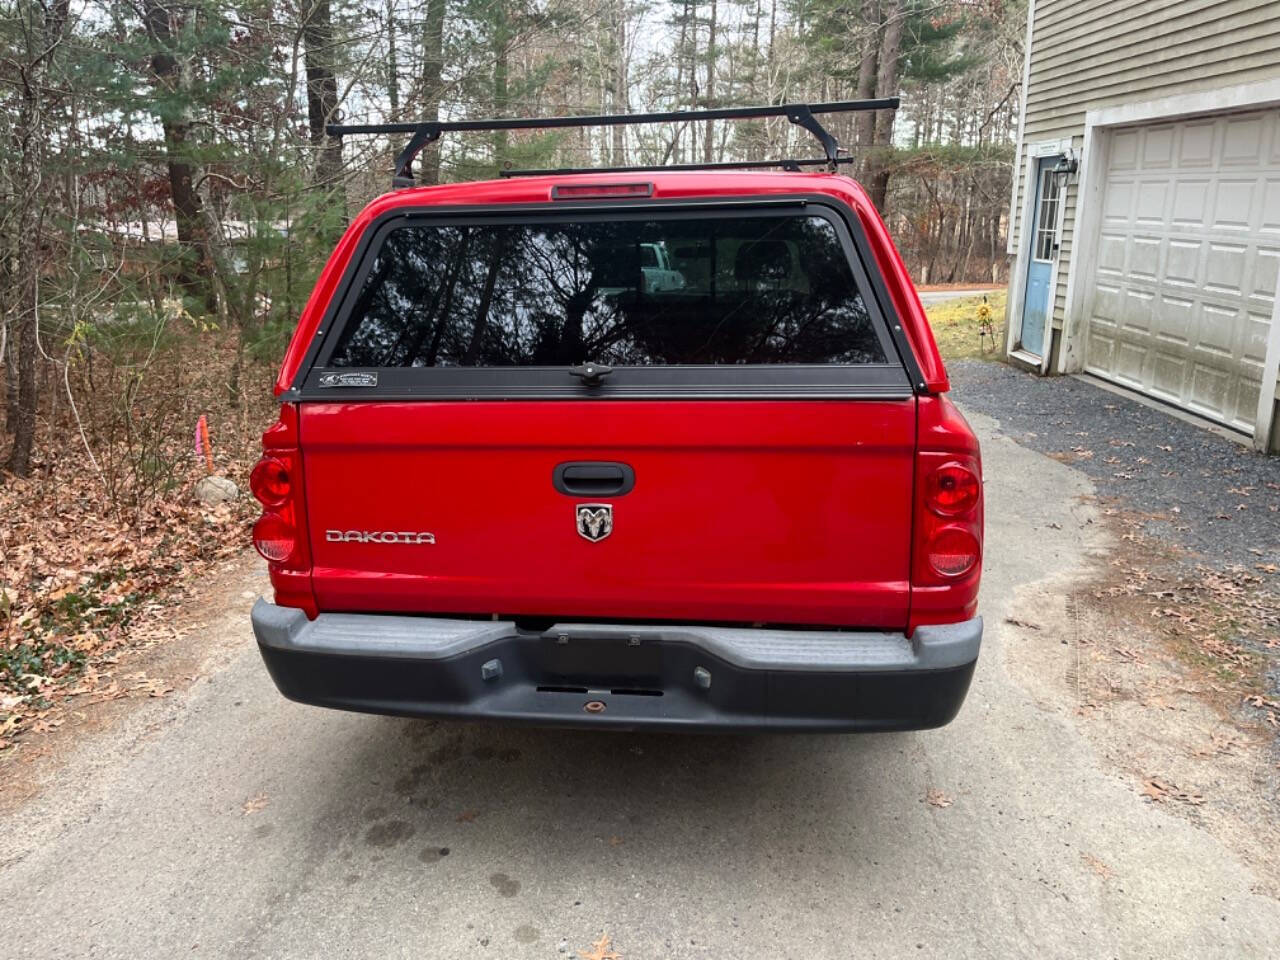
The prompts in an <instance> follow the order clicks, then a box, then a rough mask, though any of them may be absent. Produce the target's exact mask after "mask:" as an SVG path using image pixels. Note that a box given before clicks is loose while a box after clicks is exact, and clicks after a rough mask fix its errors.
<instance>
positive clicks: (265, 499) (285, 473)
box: [249, 457, 292, 507]
mask: <svg viewBox="0 0 1280 960" xmlns="http://www.w3.org/2000/svg"><path fill="white" fill-rule="evenodd" d="M249 489H250V490H252V491H253V495H254V496H255V497H257V498H258V501H259V502H260V503H261V504H262V505H263V506H264V507H278V506H280V504H282V503H284V502H285V500H287V499H288V497H289V491H290V490H291V489H292V485H291V482H290V479H289V468H288V467H287V466H285V465H284V464H283V463H281V462H280V461H279V460H277V459H276V458H275V457H263V458H262V459H261V460H259V461H258V465H257V466H256V467H254V468H253V473H251V474H249Z"/></svg>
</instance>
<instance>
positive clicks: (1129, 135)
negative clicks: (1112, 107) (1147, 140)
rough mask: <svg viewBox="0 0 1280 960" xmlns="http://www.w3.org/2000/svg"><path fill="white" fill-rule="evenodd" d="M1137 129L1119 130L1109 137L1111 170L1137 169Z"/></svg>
mask: <svg viewBox="0 0 1280 960" xmlns="http://www.w3.org/2000/svg"><path fill="white" fill-rule="evenodd" d="M1139 133H1140V131H1138V130H1119V131H1117V132H1116V133H1115V135H1114V136H1113V137H1112V139H1111V164H1110V169H1111V170H1112V171H1113V172H1123V171H1125V170H1137V169H1138V136H1139Z"/></svg>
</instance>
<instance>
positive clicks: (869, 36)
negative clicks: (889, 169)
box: [854, 0, 881, 151]
mask: <svg viewBox="0 0 1280 960" xmlns="http://www.w3.org/2000/svg"><path fill="white" fill-rule="evenodd" d="M862 17H863V20H864V21H865V23H864V25H863V29H864V30H865V31H866V33H865V35H864V37H863V41H862V59H861V60H860V61H859V62H858V89H857V98H858V99H859V100H870V99H871V98H872V97H874V96H875V93H876V67H877V66H878V65H879V58H880V32H881V31H880V0H866V2H865V3H863V5H862ZM875 131H876V115H875V114H874V113H872V112H871V111H870V110H864V111H863V112H861V113H859V114H858V115H857V117H856V119H855V121H854V142H855V143H856V144H857V145H858V146H859V147H861V148H862V149H863V150H864V151H865V150H867V149H869V148H870V146H871V141H872V140H873V139H874V138H875Z"/></svg>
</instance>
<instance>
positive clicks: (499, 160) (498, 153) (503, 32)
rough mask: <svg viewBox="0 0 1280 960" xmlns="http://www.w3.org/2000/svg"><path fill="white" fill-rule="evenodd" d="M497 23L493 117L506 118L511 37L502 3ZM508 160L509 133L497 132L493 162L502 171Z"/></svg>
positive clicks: (495, 132) (495, 31)
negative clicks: (508, 47)
mask: <svg viewBox="0 0 1280 960" xmlns="http://www.w3.org/2000/svg"><path fill="white" fill-rule="evenodd" d="M496 20H497V22H496V23H495V24H494V37H493V45H494V51H493V116H495V117H503V116H506V111H507V99H508V97H509V93H508V90H507V77H508V71H509V64H508V60H507V57H508V50H507V45H508V43H509V42H510V36H509V32H508V29H507V14H506V9H505V8H504V7H503V6H502V4H501V3H499V4H498V6H497V17H496ZM506 159H507V131H505V130H496V131H494V134H493V160H494V163H495V165H496V166H497V169H499V170H501V169H502V165H503V163H505V162H506Z"/></svg>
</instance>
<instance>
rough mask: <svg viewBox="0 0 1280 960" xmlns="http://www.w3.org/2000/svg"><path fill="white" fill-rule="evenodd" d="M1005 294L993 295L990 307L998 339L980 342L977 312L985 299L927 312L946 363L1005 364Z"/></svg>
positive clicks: (954, 302) (961, 301)
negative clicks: (959, 361) (955, 361)
mask: <svg viewBox="0 0 1280 960" xmlns="http://www.w3.org/2000/svg"><path fill="white" fill-rule="evenodd" d="M1005 298H1006V293H1005V291H1003V290H1001V291H999V292H998V293H994V294H991V295H990V296H989V297H987V298H986V299H987V304H988V306H990V308H991V325H992V328H993V329H994V330H995V339H994V341H993V340H992V338H991V337H984V338H980V337H979V336H978V331H979V319H978V309H979V307H981V306H982V301H983V299H984V298H983V297H981V296H978V297H962V298H960V299H958V300H948V301H947V302H945V303H940V304H936V305H934V306H931V307H926V308H925V313H926V314H928V316H929V325H930V326H931V327H932V328H933V336H934V339H935V340H937V341H938V349H939V350H940V351H942V359H943V360H1000V361H1003V360H1004V353H1003V350H1004V306H1005Z"/></svg>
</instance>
